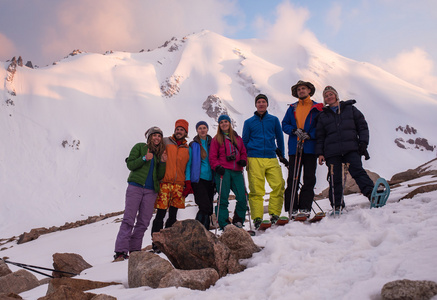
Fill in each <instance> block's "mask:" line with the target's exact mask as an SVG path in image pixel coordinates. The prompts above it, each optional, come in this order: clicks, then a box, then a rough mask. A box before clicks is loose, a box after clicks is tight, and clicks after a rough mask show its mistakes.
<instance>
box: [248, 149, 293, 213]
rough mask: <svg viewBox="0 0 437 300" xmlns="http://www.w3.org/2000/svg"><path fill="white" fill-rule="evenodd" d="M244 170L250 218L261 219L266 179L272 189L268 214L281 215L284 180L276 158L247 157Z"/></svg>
mask: <svg viewBox="0 0 437 300" xmlns="http://www.w3.org/2000/svg"><path fill="white" fill-rule="evenodd" d="M246 170H247V174H248V180H249V190H250V192H249V205H250V214H251V217H252V219H255V218H261V219H263V215H264V196H265V194H266V190H265V184H266V180H267V182H268V184H269V186H270V188H271V189H272V192H271V193H270V200H269V215H272V214H275V215H278V216H279V215H281V211H282V204H283V203H284V186H285V181H284V178H283V177H282V170H281V166H280V165H279V162H278V159H277V158H259V157H248V158H247V167H246Z"/></svg>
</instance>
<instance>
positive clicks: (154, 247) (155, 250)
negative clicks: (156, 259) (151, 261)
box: [151, 243, 161, 254]
mask: <svg viewBox="0 0 437 300" xmlns="http://www.w3.org/2000/svg"><path fill="white" fill-rule="evenodd" d="M151 252H153V253H155V254H159V253H161V250H159V249H158V246H156V245H155V243H152V251H151Z"/></svg>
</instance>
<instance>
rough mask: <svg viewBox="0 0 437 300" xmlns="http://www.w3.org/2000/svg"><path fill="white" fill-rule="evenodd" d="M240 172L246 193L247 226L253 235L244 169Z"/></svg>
mask: <svg viewBox="0 0 437 300" xmlns="http://www.w3.org/2000/svg"><path fill="white" fill-rule="evenodd" d="M242 173H243V182H244V192H245V193H246V208H247V212H248V213H249V228H250V230H249V234H250V235H251V236H254V235H255V231H253V229H252V218H251V215H250V207H249V195H248V194H247V188H246V180H245V178H244V171H242Z"/></svg>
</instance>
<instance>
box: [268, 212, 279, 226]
mask: <svg viewBox="0 0 437 300" xmlns="http://www.w3.org/2000/svg"><path fill="white" fill-rule="evenodd" d="M278 220H279V216H278V215H275V214H271V215H270V222H272V225H275V224H276V222H278Z"/></svg>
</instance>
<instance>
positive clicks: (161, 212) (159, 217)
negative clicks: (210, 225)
mask: <svg viewBox="0 0 437 300" xmlns="http://www.w3.org/2000/svg"><path fill="white" fill-rule="evenodd" d="M166 213H167V210H166V209H160V208H158V209H157V210H156V215H155V220H153V224H152V236H153V233H154V232H159V231H160V230H161V229H162V228H164V218H165V215H166ZM177 213H178V208H177V207H174V206H170V207H169V209H168V218H167V221H166V222H165V228H169V227H171V226H173V224H174V223H175V222H176V221H177V220H176V215H177Z"/></svg>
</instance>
